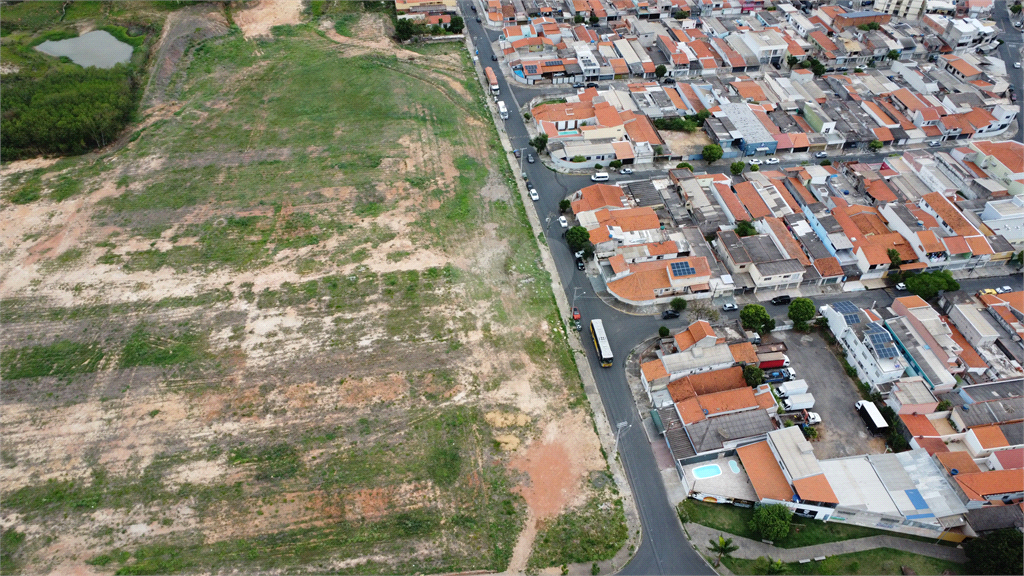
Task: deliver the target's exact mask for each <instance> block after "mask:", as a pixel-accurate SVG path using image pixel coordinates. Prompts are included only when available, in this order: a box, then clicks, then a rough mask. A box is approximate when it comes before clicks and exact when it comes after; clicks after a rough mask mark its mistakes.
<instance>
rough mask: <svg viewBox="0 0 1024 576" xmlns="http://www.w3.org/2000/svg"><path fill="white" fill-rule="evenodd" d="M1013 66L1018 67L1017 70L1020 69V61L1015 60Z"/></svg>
mask: <svg viewBox="0 0 1024 576" xmlns="http://www.w3.org/2000/svg"><path fill="white" fill-rule="evenodd" d="M1013 67H1014V68H1016V69H1017V70H1020V62H1014V63H1013Z"/></svg>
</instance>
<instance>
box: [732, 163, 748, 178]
mask: <svg viewBox="0 0 1024 576" xmlns="http://www.w3.org/2000/svg"><path fill="white" fill-rule="evenodd" d="M746 167H747V165H746V163H744V162H733V163H732V164H729V172H732V175H733V176H739V175H740V174H743V169H744V168H746Z"/></svg>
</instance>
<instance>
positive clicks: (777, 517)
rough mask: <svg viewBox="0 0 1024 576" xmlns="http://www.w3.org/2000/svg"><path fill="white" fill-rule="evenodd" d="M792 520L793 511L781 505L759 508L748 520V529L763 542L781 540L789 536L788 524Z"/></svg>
mask: <svg viewBox="0 0 1024 576" xmlns="http://www.w3.org/2000/svg"><path fill="white" fill-rule="evenodd" d="M792 519H793V511H792V510H790V509H789V508H786V507H785V506H783V505H782V504H771V505H768V506H761V507H759V508H758V509H757V510H755V511H754V517H753V518H752V519H751V520H750V529H751V530H753V531H754V532H756V533H757V534H759V535H760V536H761V538H762V539H764V540H771V541H773V542H774V541H776V540H781V539H782V538H785V537H786V536H787V535H789V523H790V521H791V520H792Z"/></svg>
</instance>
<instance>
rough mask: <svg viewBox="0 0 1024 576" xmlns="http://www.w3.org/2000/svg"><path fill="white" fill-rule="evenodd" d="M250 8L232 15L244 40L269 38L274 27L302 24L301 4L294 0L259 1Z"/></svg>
mask: <svg viewBox="0 0 1024 576" xmlns="http://www.w3.org/2000/svg"><path fill="white" fill-rule="evenodd" d="M250 6H252V7H251V8H246V9H245V10H242V11H240V12H236V13H235V15H234V20H235V24H238V27H239V28H241V29H242V33H243V34H244V35H245V37H246V38H255V37H257V36H270V29H271V28H273V27H274V26H282V25H286V24H300V23H301V22H302V2H298V1H296V0H260V1H259V2H256V3H255V5H254V6H253V5H252V4H250Z"/></svg>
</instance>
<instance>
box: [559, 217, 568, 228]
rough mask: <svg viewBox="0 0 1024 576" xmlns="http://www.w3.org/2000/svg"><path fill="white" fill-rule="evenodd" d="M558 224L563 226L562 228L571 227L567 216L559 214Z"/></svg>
mask: <svg viewBox="0 0 1024 576" xmlns="http://www.w3.org/2000/svg"><path fill="white" fill-rule="evenodd" d="M558 225H559V226H561V227H562V228H568V227H569V221H568V220H566V219H565V216H559V217H558Z"/></svg>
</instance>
